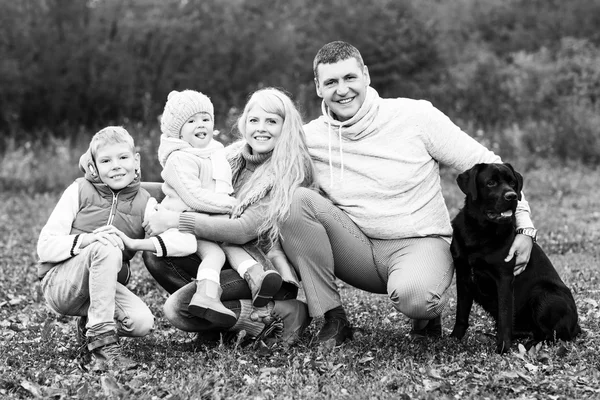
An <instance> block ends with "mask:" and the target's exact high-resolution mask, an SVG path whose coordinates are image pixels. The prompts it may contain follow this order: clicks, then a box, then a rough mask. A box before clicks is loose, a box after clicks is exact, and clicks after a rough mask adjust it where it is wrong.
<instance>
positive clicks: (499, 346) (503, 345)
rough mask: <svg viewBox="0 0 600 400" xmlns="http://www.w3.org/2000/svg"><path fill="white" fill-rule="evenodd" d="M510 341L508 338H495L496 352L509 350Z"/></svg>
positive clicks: (502, 352) (501, 352) (500, 352)
mask: <svg viewBox="0 0 600 400" xmlns="http://www.w3.org/2000/svg"><path fill="white" fill-rule="evenodd" d="M510 346H511V342H510V339H502V338H497V339H496V353H498V354H504V353H508V352H509V351H510Z"/></svg>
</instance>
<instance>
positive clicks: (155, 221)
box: [143, 204, 180, 236]
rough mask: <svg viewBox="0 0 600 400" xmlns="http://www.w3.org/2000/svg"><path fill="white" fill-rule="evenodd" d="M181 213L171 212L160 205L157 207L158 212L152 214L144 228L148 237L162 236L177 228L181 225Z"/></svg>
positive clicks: (145, 222)
mask: <svg viewBox="0 0 600 400" xmlns="http://www.w3.org/2000/svg"><path fill="white" fill-rule="evenodd" d="M179 214H180V213H179V212H177V211H170V210H167V209H165V208H164V207H162V206H161V205H160V204H158V205H157V206H156V212H155V213H152V214H151V215H150V216H149V217H148V220H147V221H144V223H143V226H144V229H145V230H146V233H147V234H148V236H156V235H160V234H161V233H163V232H164V231H166V230H167V229H170V228H177V226H178V225H179Z"/></svg>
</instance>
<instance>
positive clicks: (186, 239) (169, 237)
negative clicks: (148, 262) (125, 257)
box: [144, 197, 198, 257]
mask: <svg viewBox="0 0 600 400" xmlns="http://www.w3.org/2000/svg"><path fill="white" fill-rule="evenodd" d="M157 204H158V202H157V201H156V199H155V198H153V197H151V198H150V200H148V203H147V204H146V210H145V212H144V221H147V220H148V217H149V216H150V215H152V214H153V213H155V212H156V208H155V206H156V205H157ZM150 240H151V241H152V243H154V249H155V250H154V253H155V254H156V255H157V256H158V257H184V256H189V255H191V254H194V253H196V250H197V249H198V241H197V239H196V237H195V236H194V235H193V234H191V233H181V232H179V231H178V230H177V229H169V230H167V231H166V232H163V233H161V234H160V235H157V236H153V237H151V238H150Z"/></svg>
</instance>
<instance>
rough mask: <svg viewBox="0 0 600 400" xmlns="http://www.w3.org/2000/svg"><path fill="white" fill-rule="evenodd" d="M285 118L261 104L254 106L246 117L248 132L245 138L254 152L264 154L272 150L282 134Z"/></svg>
mask: <svg viewBox="0 0 600 400" xmlns="http://www.w3.org/2000/svg"><path fill="white" fill-rule="evenodd" d="M282 127H283V118H281V117H280V116H279V115H277V114H271V113H268V112H266V111H265V110H263V109H262V108H261V107H260V106H258V105H255V106H253V107H252V108H251V109H250V111H249V112H248V116H247V117H246V134H245V137H244V139H246V141H247V142H248V144H249V145H250V147H251V148H252V154H263V153H268V152H270V151H272V150H273V149H274V148H275V144H277V141H278V140H279V137H280V136H281V128H282Z"/></svg>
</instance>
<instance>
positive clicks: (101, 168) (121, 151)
mask: <svg viewBox="0 0 600 400" xmlns="http://www.w3.org/2000/svg"><path fill="white" fill-rule="evenodd" d="M95 159H96V168H97V169H98V176H99V177H100V180H101V181H102V182H104V183H106V184H107V185H108V187H110V188H111V189H112V190H121V189H123V188H124V187H126V186H127V185H129V184H130V183H131V182H133V180H134V179H135V170H136V169H138V168H139V166H140V155H139V154H138V153H135V154H134V153H133V151H132V150H131V148H130V147H129V145H128V144H126V143H114V144H107V145H104V146H102V147H100V148H99V149H98V152H97V153H96V157H95Z"/></svg>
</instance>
